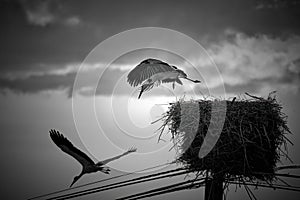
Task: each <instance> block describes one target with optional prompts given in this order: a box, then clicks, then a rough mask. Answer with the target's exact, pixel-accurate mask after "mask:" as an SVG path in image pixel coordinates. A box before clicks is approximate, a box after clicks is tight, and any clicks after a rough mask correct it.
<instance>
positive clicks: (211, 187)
mask: <svg viewBox="0 0 300 200" xmlns="http://www.w3.org/2000/svg"><path fill="white" fill-rule="evenodd" d="M223 181H224V177H223V175H219V176H217V175H215V174H212V178H206V181H205V182H206V183H205V196H204V199H205V200H222V199H223Z"/></svg>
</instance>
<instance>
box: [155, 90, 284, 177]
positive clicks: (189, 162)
mask: <svg viewBox="0 0 300 200" xmlns="http://www.w3.org/2000/svg"><path fill="white" fill-rule="evenodd" d="M248 95H249V94H248ZM249 96H250V97H247V98H243V99H239V100H236V99H234V100H233V101H228V100H197V101H182V100H181V101H178V102H176V103H174V104H171V106H170V108H169V111H168V112H167V113H166V114H165V115H164V117H163V120H164V124H163V126H162V131H163V130H164V128H165V127H166V126H168V128H169V132H170V133H171V134H172V140H173V142H174V144H175V145H174V146H176V147H177V155H178V159H177V160H178V161H179V162H181V163H183V164H184V165H185V166H186V167H187V168H188V170H190V171H195V172H204V171H205V172H212V173H214V174H222V176H226V177H227V178H229V177H235V178H236V177H239V178H240V177H246V178H249V179H250V180H253V179H259V180H264V181H270V180H272V179H273V178H274V177H275V175H274V171H275V167H276V163H277V162H278V161H279V159H280V156H281V155H285V156H287V154H286V153H285V152H286V141H287V138H286V134H287V133H290V131H289V128H288V127H287V125H286V124H287V122H286V118H287V117H286V115H284V114H283V113H282V111H281V110H282V107H281V105H280V104H279V103H278V102H277V101H276V99H275V97H271V95H269V97H268V98H267V99H264V98H261V97H255V96H252V95H249ZM183 104H184V105H185V108H184V112H185V113H184V114H182V112H181V111H182V110H181V109H182V105H183ZM212 104H213V106H214V109H213V112H217V113H214V115H212ZM224 104H225V105H226V112H223V111H224ZM195 106H196V108H197V106H199V109H195ZM197 112H199V113H197ZM218 112H220V115H218ZM221 112H223V113H221ZM222 114H224V117H225V121H224V117H223V122H224V123H223V127H222V129H221V131H220V132H221V134H220V136H219V138H218V140H217V142H216V143H215V144H214V147H213V148H212V150H211V151H210V152H209V153H208V154H207V155H206V156H205V157H203V158H199V156H198V154H199V150H200V148H201V146H202V145H203V141H204V138H205V136H206V134H207V132H208V129H209V126H210V124H214V123H218V122H219V121H220V120H222V119H220V117H219V116H222ZM196 115H198V118H197V117H196ZM212 116H214V117H213V118H212ZM183 118H187V119H184V120H183ZM195 118H197V119H198V122H196V123H195ZM181 121H185V123H186V124H185V125H184V124H182V123H181ZM193 121H194V122H193ZM182 127H185V128H184V129H185V131H182ZM192 131H197V132H194V133H196V134H194V136H193V137H192V140H191V132H192ZM160 137H161V135H160ZM283 144H284V145H283ZM282 147H285V149H282Z"/></svg>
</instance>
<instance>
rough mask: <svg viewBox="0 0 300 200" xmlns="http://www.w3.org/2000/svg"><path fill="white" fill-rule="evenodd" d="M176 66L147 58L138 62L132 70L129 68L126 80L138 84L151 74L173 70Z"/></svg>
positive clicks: (133, 84)
mask: <svg viewBox="0 0 300 200" xmlns="http://www.w3.org/2000/svg"><path fill="white" fill-rule="evenodd" d="M175 69H176V68H174V67H173V66H170V65H169V64H168V63H165V62H162V61H160V60H157V59H153V58H149V59H146V60H144V61H142V62H141V63H140V64H138V65H137V66H136V67H135V68H134V69H133V70H131V71H130V72H129V74H128V76H127V82H128V83H129V84H130V85H131V86H134V87H135V86H138V85H139V84H141V83H143V82H144V81H145V80H146V79H148V78H150V77H151V76H152V75H154V74H157V73H161V72H168V71H174V70H175Z"/></svg>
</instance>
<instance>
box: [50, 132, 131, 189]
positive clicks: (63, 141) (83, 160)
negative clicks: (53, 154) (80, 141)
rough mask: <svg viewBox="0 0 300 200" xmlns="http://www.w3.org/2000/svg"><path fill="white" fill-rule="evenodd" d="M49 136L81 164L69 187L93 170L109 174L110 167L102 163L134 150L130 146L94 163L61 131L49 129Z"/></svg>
mask: <svg viewBox="0 0 300 200" xmlns="http://www.w3.org/2000/svg"><path fill="white" fill-rule="evenodd" d="M49 132H50V137H51V139H52V140H53V142H54V143H55V144H56V145H57V146H58V147H59V148H60V149H61V150H62V151H63V152H65V153H67V154H69V155H70V156H72V157H73V158H75V159H76V160H77V161H78V162H79V163H80V164H81V165H82V171H81V173H80V174H79V175H78V176H75V177H74V179H73V182H72V183H71V185H70V187H72V185H73V184H74V183H75V182H76V181H78V179H79V178H80V177H81V176H82V175H84V174H88V173H93V172H97V171H101V172H103V173H105V174H109V172H110V169H109V168H108V167H105V166H104V165H105V164H107V163H109V162H111V161H113V160H116V159H119V158H121V157H123V156H125V155H127V154H129V153H132V152H136V150H137V149H136V148H131V149H129V150H128V151H126V152H125V153H123V154H121V155H118V156H115V157H112V158H109V159H106V160H103V161H100V162H98V163H94V161H93V160H92V159H91V158H90V157H89V156H87V155H86V154H85V153H83V152H82V151H80V150H79V149H77V148H76V147H75V146H73V144H72V143H71V142H70V141H69V140H68V139H67V138H65V137H64V136H63V135H62V134H61V133H59V131H56V130H50V131H49Z"/></svg>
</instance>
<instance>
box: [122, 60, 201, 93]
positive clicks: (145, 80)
mask: <svg viewBox="0 0 300 200" xmlns="http://www.w3.org/2000/svg"><path fill="white" fill-rule="evenodd" d="M179 78H184V79H186V80H189V81H192V82H194V83H200V82H201V81H199V80H192V79H190V78H188V77H187V74H186V73H184V71H182V70H180V69H178V68H177V67H175V66H171V65H169V64H168V63H165V62H163V61H160V60H157V59H153V58H148V59H146V60H144V61H142V62H141V63H140V64H138V65H137V66H136V67H135V68H134V69H133V70H131V71H130V72H129V74H128V76H127V82H128V83H129V84H130V85H131V86H134V87H136V86H138V85H140V84H142V86H141V91H140V94H139V96H138V98H141V95H142V93H143V92H144V91H147V90H150V89H152V88H153V86H154V85H155V86H159V85H160V84H161V83H170V82H171V83H173V85H172V87H173V89H174V88H175V82H177V83H178V84H180V85H182V82H181V80H180V79H179Z"/></svg>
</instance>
